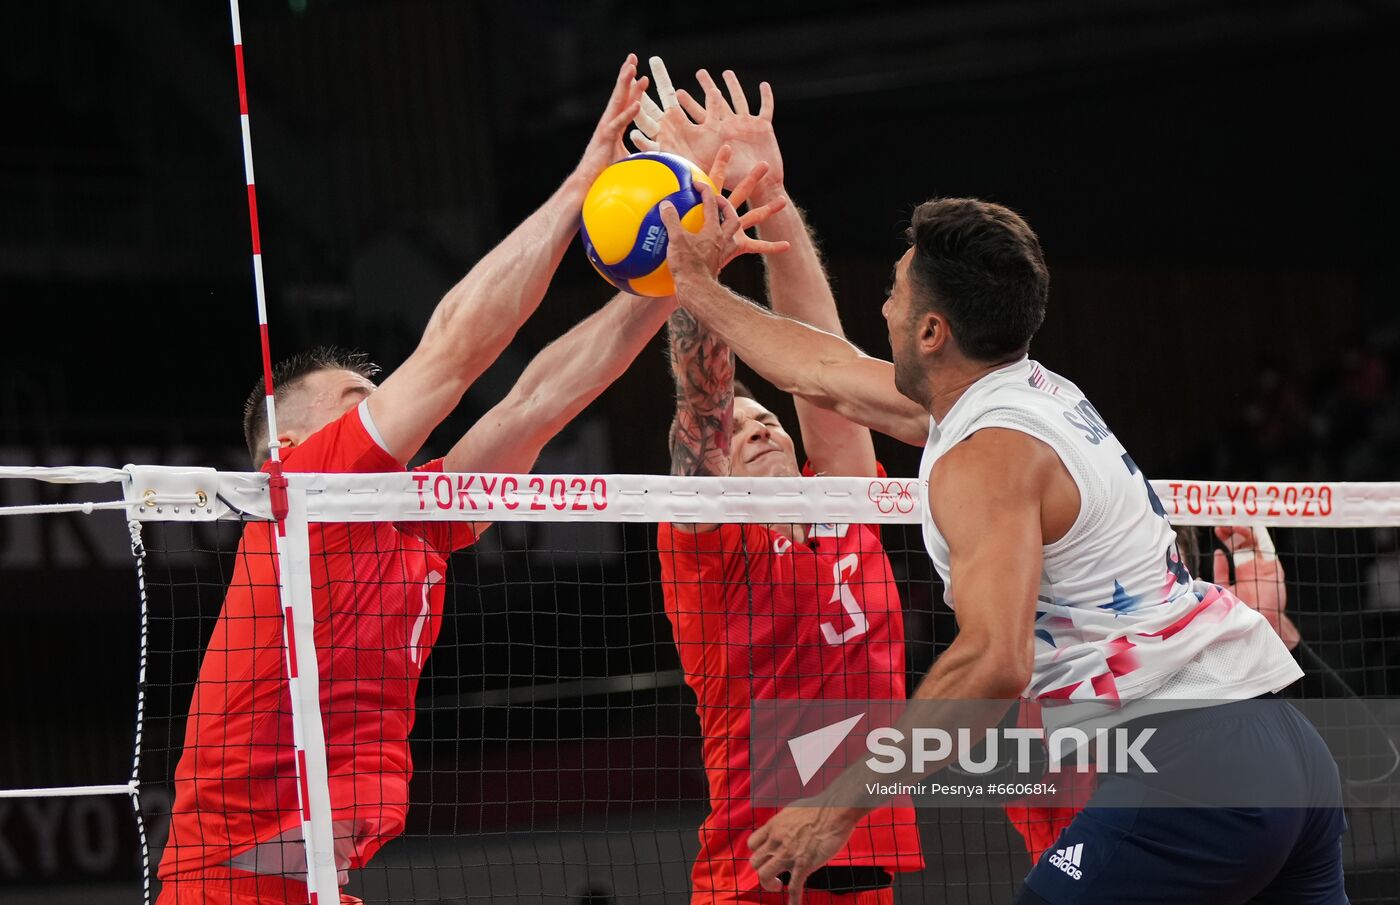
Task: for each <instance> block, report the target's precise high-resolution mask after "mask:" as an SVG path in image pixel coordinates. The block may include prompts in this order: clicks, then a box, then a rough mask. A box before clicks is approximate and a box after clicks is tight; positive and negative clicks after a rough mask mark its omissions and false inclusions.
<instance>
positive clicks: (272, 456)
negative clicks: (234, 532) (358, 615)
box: [229, 0, 287, 534]
mask: <svg viewBox="0 0 1400 905" xmlns="http://www.w3.org/2000/svg"><path fill="white" fill-rule="evenodd" d="M229 12H230V14H231V15H232V16H233V60H234V64H235V65H236V66H237V68H238V122H239V126H240V128H241V130H242V133H243V175H244V177H245V178H246V180H247V183H248V225H249V227H250V228H251V230H252V236H253V289H254V294H255V295H256V296H257V301H258V334H259V338H260V339H261V341H262V364H263V390H264V392H265V393H266V394H267V395H266V397H265V398H266V404H267V451H268V457H269V460H270V462H271V465H270V466H269V469H268V470H269V471H270V472H271V473H272V485H271V496H272V500H271V502H272V514H273V517H274V518H276V519H277V531H278V534H282V533H283V532H284V531H285V530H286V528H285V525H284V519H285V518H286V517H287V479H286V477H284V476H283V474H282V452H281V443H280V442H279V441H278V439H277V403H276V401H275V400H274V398H273V396H274V394H275V392H276V387H275V386H273V382H272V342H271V340H270V339H269V338H268V332H267V290H266V288H265V287H264V285H263V266H262V236H261V235H260V233H259V232H258V189H257V183H256V180H255V179H254V178H253V134H252V131H251V130H250V128H249V125H248V81H247V78H246V77H245V75H244V70H243V25H242V23H241V22H240V20H239V15H238V0H229Z"/></svg>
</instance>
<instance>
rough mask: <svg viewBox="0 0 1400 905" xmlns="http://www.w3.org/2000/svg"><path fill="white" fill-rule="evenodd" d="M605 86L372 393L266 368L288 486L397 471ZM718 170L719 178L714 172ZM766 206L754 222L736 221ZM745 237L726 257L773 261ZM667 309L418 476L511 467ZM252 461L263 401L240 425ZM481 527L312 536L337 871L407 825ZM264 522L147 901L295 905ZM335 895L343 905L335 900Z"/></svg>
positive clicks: (351, 377)
mask: <svg viewBox="0 0 1400 905" xmlns="http://www.w3.org/2000/svg"><path fill="white" fill-rule="evenodd" d="M635 71H636V69H635V58H629V59H628V61H627V63H626V64H624V66H623V68H622V71H621V72H620V73H619V75H618V80H617V83H616V86H615V88H614V90H613V95H612V98H611V99H610V101H609V103H608V106H607V109H606V110H605V112H604V114H603V117H602V119H601V120H600V122H599V125H598V128H597V130H596V131H595V133H594V135H593V139H592V141H591V142H590V143H589V145H588V148H587V150H586V151H585V153H584V156H583V158H582V160H581V161H580V163H579V165H578V167H577V168H576V169H575V171H574V172H573V174H571V175H570V176H569V178H568V179H567V180H566V181H565V182H564V184H563V186H562V187H561V188H560V189H559V190H558V191H557V192H556V193H555V194H554V195H553V197H551V198H550V200H549V201H547V202H546V203H545V204H544V206H543V207H541V208H540V209H539V210H538V211H536V212H535V213H534V214H532V215H531V216H530V217H529V218H528V219H527V220H526V221H525V222H524V223H523V224H522V225H521V226H520V227H518V228H517V229H516V230H515V231H514V232H512V233H511V234H510V236H508V237H507V238H506V239H505V240H504V241H503V242H502V243H501V244H500V245H498V246H497V247H496V248H495V249H494V250H493V251H492V252H491V253H490V254H488V255H487V256H486V257H485V258H483V259H482V260H481V261H480V262H479V263H478V264H477V265H476V266H475V267H474V268H472V270H471V272H470V273H469V274H468V275H467V276H466V277H465V278H464V279H463V280H462V281H461V282H460V283H459V284H458V285H457V286H456V287H454V288H453V289H452V290H451V291H450V292H449V293H448V294H447V295H446V296H445V297H444V299H443V300H442V302H441V303H440V304H439V306H438V308H437V310H436V311H435V312H434V313H433V316H432V318H431V320H430V321H429V323H428V326H427V328H426V330H425V332H424V334H423V338H422V340H421V342H420V344H419V346H418V348H417V349H416V350H415V352H414V353H413V354H412V355H411V356H410V357H409V358H408V360H407V361H405V362H404V364H403V365H402V366H401V367H400V368H399V369H398V370H396V371H395V372H394V373H393V374H392V375H390V376H389V377H388V378H387V379H386V380H385V381H384V382H383V384H382V385H380V386H378V387H376V386H375V385H374V383H373V382H372V381H371V380H370V378H371V377H372V376H373V375H374V373H375V370H374V369H373V367H372V366H369V365H367V364H366V363H365V360H364V358H363V357H359V356H345V355H343V354H339V353H336V352H334V351H333V350H318V351H317V352H314V353H311V354H308V355H303V356H298V357H297V358H294V359H292V360H290V361H288V362H286V363H284V364H283V365H281V366H279V368H278V373H277V375H276V376H277V402H278V414H279V424H278V433H279V437H278V438H277V439H278V441H280V443H281V445H282V447H283V449H284V457H283V458H284V462H285V468H286V470H287V471H289V472H339V473H346V472H389V471H402V470H403V469H404V466H405V463H407V462H408V461H409V460H410V459H412V458H413V457H415V456H416V455H417V453H418V451H419V449H420V447H421V446H422V444H423V443H424V441H425V440H426V439H427V437H428V434H429V433H430V432H431V431H432V430H433V428H435V427H436V426H437V425H438V423H440V422H441V421H442V419H443V418H444V417H446V415H447V414H448V413H449V412H450V411H451V410H452V409H453V408H454V407H455V406H456V405H457V403H458V402H459V401H460V399H461V397H462V395H463V393H464V392H465V391H466V389H467V387H468V386H469V385H470V384H471V383H472V381H473V380H475V379H476V377H478V376H479V375H480V374H481V373H482V372H483V371H484V370H485V369H486V368H487V367H488V366H489V365H490V364H491V362H492V361H493V360H494V359H495V358H496V357H497V356H498V355H499V354H500V352H501V351H502V350H503V349H504V348H505V346H506V345H507V344H508V343H509V342H510V340H511V338H512V336H513V335H514V334H515V331H516V330H517V329H518V328H519V326H520V324H521V323H523V322H524V320H525V319H526V318H527V317H529V315H530V314H531V313H532V312H533V311H534V310H535V308H536V307H537V306H538V304H539V302H540V301H541V299H542V297H543V294H544V291H545V288H546V287H547V286H548V284H549V281H550V278H551V276H552V274H553V272H554V269H555V267H556V266H557V264H558V262H559V260H560V258H561V256H562V255H563V253H564V250H565V248H566V247H567V246H568V244H569V242H570V241H571V239H572V237H573V234H574V232H575V230H576V229H577V224H578V209H579V207H580V205H581V203H582V199H583V195H584V193H585V192H586V191H587V189H588V187H589V185H591V184H592V181H593V179H594V177H596V175H597V173H598V172H599V171H600V170H602V169H603V167H605V166H607V165H608V164H609V163H611V162H612V161H613V160H614V159H616V157H617V156H618V150H619V148H620V138H621V136H622V133H623V130H624V129H625V126H626V123H627V122H628V121H629V120H630V119H631V118H632V116H633V115H634V113H635V109H636V97H637V95H638V94H639V93H640V92H641V91H643V90H644V89H645V81H640V82H634V80H633V79H634V75H635ZM717 169H721V168H719V167H717ZM772 209H773V208H772V207H769V208H759V209H758V210H756V211H751V212H750V214H749V215H748V217H749V221H748V222H756V221H757V220H760V219H762V217H763V216H764V215H765V213H766V212H767V211H771V210H772ZM776 247H777V246H773V245H771V244H769V243H762V242H755V241H751V240H744V241H741V242H740V243H739V245H738V246H737V247H736V251H756V250H773V249H775V248H776ZM673 307H674V301H673V300H659V299H644V298H639V297H636V296H627V295H620V296H617V297H616V298H614V299H613V300H612V301H611V302H610V303H609V304H608V305H606V306H605V307H604V308H603V309H601V310H600V311H598V312H595V313H594V314H593V315H592V316H590V317H589V318H587V319H586V320H584V321H583V322H582V323H581V324H579V325H578V326H577V327H575V328H574V329H573V330H571V331H570V332H569V333H568V334H567V335H566V336H565V337H563V338H562V339H560V340H558V341H556V342H555V343H553V344H551V345H550V346H549V347H548V348H547V349H545V350H544V351H543V352H541V353H540V354H539V355H538V356H537V357H536V358H535V360H534V361H533V362H532V363H531V364H530V366H529V367H528V368H527V369H526V371H525V372H524V374H522V376H521V378H520V380H519V381H518V382H517V383H516V385H515V387H514V389H512V391H511V392H510V393H509V394H508V395H507V397H506V398H505V399H504V400H503V401H502V402H501V403H500V404H499V405H497V406H496V407H494V408H493V409H492V410H491V411H490V412H488V413H487V414H486V415H485V416H484V417H483V418H482V419H481V420H480V421H478V422H477V423H476V425H474V426H473V427H472V429H471V430H470V431H468V432H467V434H466V435H465V436H464V437H463V438H462V439H461V440H460V441H459V442H458V443H457V444H456V445H455V446H454V447H453V448H452V450H451V451H450V452H449V453H448V454H447V456H446V457H445V458H443V459H437V460H434V461H432V462H430V463H428V464H426V465H423V466H420V468H419V469H418V470H426V471H442V470H447V471H487V472H489V471H496V472H522V471H527V470H529V469H530V467H531V466H532V465H533V463H534V461H535V458H536V457H537V455H538V454H539V451H540V449H541V448H542V447H543V446H544V444H545V443H546V442H547V441H548V440H549V439H550V438H551V437H552V436H554V434H556V433H557V432H558V431H559V430H560V429H561V428H562V427H563V426H564V425H565V424H566V423H568V421H569V420H571V419H572V418H573V417H574V416H575V415H577V414H578V413H579V412H580V411H581V410H582V409H583V408H584V407H585V406H586V405H587V404H588V403H589V402H590V401H591V400H592V399H594V398H595V397H596V396H597V395H598V394H599V393H600V392H601V391H602V390H603V389H604V388H605V387H607V386H608V384H610V383H611V382H612V381H613V380H614V379H615V378H616V377H617V376H619V375H620V374H621V372H622V371H623V370H624V369H625V368H626V366H627V365H628V364H629V363H630V362H631V361H632V359H633V358H635V356H636V355H637V353H638V352H639V351H640V350H641V348H642V347H643V346H644V345H645V344H646V343H647V342H648V341H649V340H650V339H651V338H652V337H653V336H654V334H655V333H656V331H657V330H659V329H660V327H661V324H662V322H664V321H665V320H666V317H667V315H668V314H669V313H670V312H671V310H672V309H673ZM244 426H245V434H246V437H247V441H248V446H249V452H250V454H251V455H252V457H253V463H254V465H257V466H262V465H263V464H264V462H265V460H266V459H267V445H268V430H267V422H266V418H265V415H264V412H263V406H262V396H261V389H259V390H257V391H255V392H254V395H253V397H252V398H251V399H250V401H249V407H248V409H247V413H246V417H245V425H244ZM485 527H486V526H485V525H475V526H466V525H461V524H456V525H454V524H449V523H421V524H387V523H354V524H322V525H313V526H312V527H311V534H310V549H311V573H312V574H311V584H312V593H313V603H314V606H315V609H316V642H317V648H318V650H319V651H320V652H321V656H320V661H319V665H320V670H319V672H320V693H321V709H322V712H323V720H324V731H325V736H326V759H327V766H328V771H329V778H330V797H331V807H332V820H333V829H334V834H335V855H336V861H337V867H338V868H339V869H340V871H341V872H342V882H344V880H345V879H346V877H345V875H344V872H345V871H348V870H350V869H353V868H357V867H360V866H362V865H363V864H365V863H366V862H367V861H368V860H369V859H370V858H371V857H373V855H374V854H375V852H376V851H377V850H378V849H379V848H380V847H381V846H383V845H384V843H385V842H387V841H389V840H390V839H392V838H394V837H395V836H396V835H398V833H400V832H401V831H402V829H403V825H404V819H405V816H406V813H407V808H408V782H409V777H410V775H411V772H412V763H411V760H410V756H409V748H408V735H409V731H410V730H411V728H412V726H413V718H414V694H415V691H416V688H417V684H418V679H419V676H420V675H421V673H422V669H423V665H424V662H425V660H426V657H427V655H428V652H429V650H430V649H431V648H432V645H433V642H434V640H435V639H436V637H437V633H438V629H439V623H440V620H441V616H442V610H443V600H444V585H443V580H444V578H445V576H446V573H447V565H446V561H447V556H448V555H449V554H450V553H451V552H452V551H453V550H456V549H460V548H462V547H465V546H468V545H470V544H471V543H473V542H474V541H475V540H476V538H477V536H478V535H479V533H480V531H481V530H483V529H484V528H485ZM271 531H272V529H271V526H270V525H268V524H267V523H250V524H249V525H248V526H247V528H246V529H245V531H244V536H243V539H242V542H241V544H240V546H239V550H238V555H237V559H236V563H235V570H234V574H233V576H232V580H231V581H230V585H229V591H228V593H227V596H226V598H225V601H224V606H223V609H222V611H221V613H220V616H219V620H218V623H217V625H216V626H215V630H214V634H213V637H212V638H211V640H210V643H209V647H208V650H207V652H206V654H205V656H204V660H203V662H202V664H201V667H200V675H199V681H198V683H197V685H196V687H195V692H194V700H193V702H192V703H191V707H190V717H189V720H188V722H187V724H186V733H185V746H184V753H183V755H182V757H181V759H180V763H179V766H178V767H177V769H176V779H175V789H176V798H175V803H174V806H173V808H172V819H171V828H170V835H169V838H168V841H167V844H166V847H165V852H164V856H163V857H162V860H161V865H160V870H159V875H160V878H161V879H162V881H164V882H163V889H162V891H161V896H160V900H159V901H160V902H161V903H162V905H194V903H221V905H251V903H254V902H260V903H278V905H280V903H304V902H306V900H307V889H306V885H305V881H304V878H305V875H306V865H305V856H304V847H303V844H302V840H301V818H300V814H299V809H298V791H297V788H296V770H295V764H294V757H293V747H292V728H291V718H290V701H289V697H288V691H287V685H286V682H285V681H284V679H283V669H284V667H283V663H282V657H283V647H282V634H281V632H282V629H281V618H280V608H279V602H278V593H277V578H276V563H275V557H274V556H273V550H274V547H273V544H272V536H271ZM342 899H343V901H353V899H352V898H351V897H349V896H343V897H342Z"/></svg>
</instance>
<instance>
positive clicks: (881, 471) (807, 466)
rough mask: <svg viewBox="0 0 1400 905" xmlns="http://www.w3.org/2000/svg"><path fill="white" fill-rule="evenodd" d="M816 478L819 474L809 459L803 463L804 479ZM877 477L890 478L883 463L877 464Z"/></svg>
mask: <svg viewBox="0 0 1400 905" xmlns="http://www.w3.org/2000/svg"><path fill="white" fill-rule="evenodd" d="M816 476H817V473H816V472H815V471H813V470H812V462H811V460H810V459H809V460H808V461H806V462H803V463H802V477H804V478H815V477H816ZM857 477H864V476H863V475H857ZM875 477H877V478H888V477H889V475H888V474H886V473H885V466H884V464H883V463H881V462H876V463H875Z"/></svg>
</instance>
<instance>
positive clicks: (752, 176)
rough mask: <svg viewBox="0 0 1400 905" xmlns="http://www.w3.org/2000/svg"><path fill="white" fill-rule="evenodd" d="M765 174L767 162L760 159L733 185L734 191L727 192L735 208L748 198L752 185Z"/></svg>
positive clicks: (755, 184) (766, 172)
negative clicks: (747, 173)
mask: <svg viewBox="0 0 1400 905" xmlns="http://www.w3.org/2000/svg"><path fill="white" fill-rule="evenodd" d="M766 175H768V163H767V162H766V161H762V160H760V161H759V162H758V163H756V164H754V168H753V169H752V170H749V175H747V176H745V177H744V178H743V179H741V180H739V184H738V185H736V186H734V191H732V192H730V193H729V201H730V203H731V204H733V205H734V206H735V207H736V208H737V207H743V205H744V202H745V201H748V200H749V195H750V194H751V193H752V192H753V190H754V187H755V186H757V185H758V183H759V182H760V181H761V180H762V179H763V177H764V176H766Z"/></svg>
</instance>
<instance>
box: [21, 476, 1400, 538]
mask: <svg viewBox="0 0 1400 905" xmlns="http://www.w3.org/2000/svg"><path fill="white" fill-rule="evenodd" d="M4 478H12V479H13V478H29V479H35V480H40V481H47V482H52V483H65V484H79V483H88V482H113V481H121V482H123V484H124V490H125V495H124V500H123V501H110V500H108V501H99V502H92V503H55V504H47V505H35V506H23V507H8V508H0V514H12V515H22V514H35V513H40V512H46V511H47V512H74V511H82V512H91V511H97V510H100V509H112V508H131V510H132V517H133V518H137V519H140V520H142V521H175V522H179V521H210V520H216V519H238V520H244V519H249V518H252V519H271V518H272V506H271V503H270V500H269V498H268V492H267V477H266V475H261V474H245V473H240V472H220V471H215V470H214V469H199V468H196V469H191V468H167V467H161V466H147V465H139V466H127V468H125V469H110V468H0V479H4ZM288 479H289V481H290V482H291V486H292V487H293V488H296V489H303V490H305V491H306V493H307V520H308V521H311V522H368V521H400V520H405V519H411V520H414V521H482V522H587V521H592V522H662V521H674V522H746V521H762V522H769V523H784V522H794V523H798V522H811V523H827V522H835V523H853V524H855V523H859V524H918V523H919V521H920V519H921V518H922V510H923V506H924V501H925V499H926V493H925V489H924V485H923V482H921V481H919V480H918V479H912V478H890V479H883V478H882V479H874V480H872V479H868V478H826V477H823V478H683V477H673V476H669V475H636V474H624V475H617V474H613V475H576V474H559V475H509V474H453V473H444V474H436V473H434V474H427V473H421V472H418V473H390V474H355V475H296V474H294V475H288ZM1152 486H1153V489H1154V490H1155V491H1156V492H1157V496H1158V497H1159V498H1160V499H1161V501H1162V505H1163V507H1164V508H1165V509H1166V513H1167V517H1168V518H1170V519H1171V521H1172V523H1173V524H1176V525H1231V524H1240V523H1249V524H1259V525H1266V526H1270V527H1294V528H1296V527H1308V526H1313V527H1321V528H1329V527H1330V528H1341V527H1380V526H1387V525H1400V482H1373V483H1359V482H1345V481H1335V482H1333V481H1318V482H1267V481H1202V480H1158V481H1153V482H1152Z"/></svg>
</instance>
